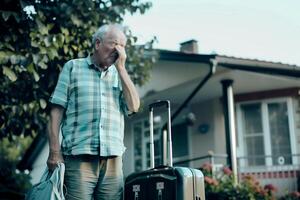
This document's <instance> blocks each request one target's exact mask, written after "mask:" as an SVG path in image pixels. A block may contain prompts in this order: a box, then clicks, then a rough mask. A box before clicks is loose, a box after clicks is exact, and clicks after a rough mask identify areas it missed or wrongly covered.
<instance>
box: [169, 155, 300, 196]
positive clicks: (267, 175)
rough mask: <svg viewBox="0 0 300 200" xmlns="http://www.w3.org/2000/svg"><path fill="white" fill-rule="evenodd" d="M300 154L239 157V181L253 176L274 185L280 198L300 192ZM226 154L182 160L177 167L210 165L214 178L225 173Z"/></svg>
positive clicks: (264, 183)
mask: <svg viewBox="0 0 300 200" xmlns="http://www.w3.org/2000/svg"><path fill="white" fill-rule="evenodd" d="M299 159H300V154H292V155H281V156H267V155H261V156H244V157H238V158H237V160H238V181H239V182H240V181H241V180H242V179H243V178H244V177H246V176H252V177H253V178H254V179H255V180H257V181H259V183H260V184H261V185H262V186H264V185H267V184H272V185H274V186H275V187H276V188H277V189H278V191H277V194H276V195H278V196H282V195H284V194H285V193H286V192H293V191H299V190H300V165H299ZM255 160H261V162H262V163H263V162H264V161H265V162H266V163H267V164H262V165H260V164H254V163H255V162H254V161H255ZM227 163H228V162H227V155H226V154H214V153H212V152H208V154H207V155H204V156H200V157H196V158H192V159H186V160H181V161H178V162H175V163H174V165H175V166H190V167H194V168H201V166H203V165H204V164H210V166H211V169H212V175H213V177H216V176H218V174H220V173H223V172H222V170H223V168H224V167H225V166H227Z"/></svg>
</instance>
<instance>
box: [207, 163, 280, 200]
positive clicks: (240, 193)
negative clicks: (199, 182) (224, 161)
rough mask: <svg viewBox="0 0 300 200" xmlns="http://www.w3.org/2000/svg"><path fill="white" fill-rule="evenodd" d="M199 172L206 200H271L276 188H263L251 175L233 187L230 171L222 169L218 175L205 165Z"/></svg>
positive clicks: (268, 186)
mask: <svg viewBox="0 0 300 200" xmlns="http://www.w3.org/2000/svg"><path fill="white" fill-rule="evenodd" d="M201 170H202V172H203V174H204V175H205V178H204V181H205V196H206V199H207V200H210V199H211V200H227V199H228V200H229V199H235V200H273V199H275V193H276V191H277V188H276V187H275V186H274V185H272V184H268V185H265V186H264V187H263V186H261V185H260V183H259V182H258V181H257V180H256V179H255V178H254V177H253V176H251V175H247V176H244V177H243V178H242V180H241V181H240V183H239V184H238V185H237V186H235V185H234V181H233V174H232V171H231V170H230V169H229V168H228V167H223V168H222V170H221V171H220V172H218V173H213V172H212V165H211V164H209V163H205V164H204V165H202V167H201Z"/></svg>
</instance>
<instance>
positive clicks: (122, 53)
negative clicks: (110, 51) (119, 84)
mask: <svg viewBox="0 0 300 200" xmlns="http://www.w3.org/2000/svg"><path fill="white" fill-rule="evenodd" d="M115 48H116V50H117V52H118V54H119V57H118V59H117V60H116V62H115V65H116V67H117V69H118V70H120V69H122V68H125V61H126V58H127V56H126V52H125V48H124V47H123V46H121V45H116V47H115Z"/></svg>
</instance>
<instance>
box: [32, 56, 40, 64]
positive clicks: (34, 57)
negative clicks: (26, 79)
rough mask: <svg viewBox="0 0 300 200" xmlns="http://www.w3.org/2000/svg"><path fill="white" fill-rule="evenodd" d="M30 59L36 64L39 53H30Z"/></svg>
mask: <svg viewBox="0 0 300 200" xmlns="http://www.w3.org/2000/svg"><path fill="white" fill-rule="evenodd" d="M32 60H33V63H34V64H38V62H39V60H40V55H39V54H32Z"/></svg>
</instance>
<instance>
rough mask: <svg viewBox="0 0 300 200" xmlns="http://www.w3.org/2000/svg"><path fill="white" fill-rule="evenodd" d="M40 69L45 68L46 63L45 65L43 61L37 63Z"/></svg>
mask: <svg viewBox="0 0 300 200" xmlns="http://www.w3.org/2000/svg"><path fill="white" fill-rule="evenodd" d="M38 65H39V66H40V67H41V68H42V69H47V68H48V65H46V64H45V63H44V62H39V64H38Z"/></svg>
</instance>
